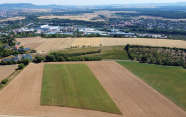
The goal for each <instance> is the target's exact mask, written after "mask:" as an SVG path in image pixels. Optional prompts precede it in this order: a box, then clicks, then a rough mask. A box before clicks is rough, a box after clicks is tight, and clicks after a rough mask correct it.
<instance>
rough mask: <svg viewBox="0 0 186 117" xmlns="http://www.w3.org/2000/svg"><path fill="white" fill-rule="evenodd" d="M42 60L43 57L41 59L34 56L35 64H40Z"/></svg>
mask: <svg viewBox="0 0 186 117" xmlns="http://www.w3.org/2000/svg"><path fill="white" fill-rule="evenodd" d="M43 60H44V57H42V56H36V57H35V62H37V63H40V62H41V61H43Z"/></svg>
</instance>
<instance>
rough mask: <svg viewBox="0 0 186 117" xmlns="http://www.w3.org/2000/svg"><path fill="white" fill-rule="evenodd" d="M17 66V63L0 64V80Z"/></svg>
mask: <svg viewBox="0 0 186 117" xmlns="http://www.w3.org/2000/svg"><path fill="white" fill-rule="evenodd" d="M17 68H18V65H6V66H0V82H1V80H3V79H5V78H7V77H8V76H10V75H11V74H12V73H13V72H14V71H15V70H16V69H17Z"/></svg>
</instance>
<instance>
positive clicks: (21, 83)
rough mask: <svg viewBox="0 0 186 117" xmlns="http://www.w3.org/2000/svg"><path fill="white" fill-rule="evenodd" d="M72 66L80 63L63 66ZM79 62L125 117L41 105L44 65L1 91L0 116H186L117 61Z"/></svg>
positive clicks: (29, 69) (30, 69)
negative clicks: (83, 64)
mask: <svg viewBox="0 0 186 117" xmlns="http://www.w3.org/2000/svg"><path fill="white" fill-rule="evenodd" d="M72 63H77V62H68V63H65V62H64V63H60V64H72ZM78 63H86V64H87V65H88V66H89V67H90V69H91V70H92V72H93V73H94V74H95V76H96V77H97V78H98V80H99V81H100V83H101V84H102V85H103V87H104V88H105V90H106V91H107V92H108V94H109V95H110V96H111V98H112V99H113V101H114V102H115V103H116V105H117V106H118V107H119V109H120V110H121V111H122V113H123V115H116V114H111V113H106V112H100V111H92V110H84V109H76V108H67V107H57V106H40V95H41V85H42V75H43V66H44V63H40V64H34V63H30V64H29V66H27V67H26V68H25V69H24V70H23V71H22V72H21V73H20V74H19V75H18V76H17V77H16V78H15V79H14V80H13V81H12V82H11V83H10V84H8V85H7V86H6V87H5V88H4V89H3V90H2V91H1V92H0V114H2V115H20V116H21V115H22V116H49V117H72V116H73V117H87V116H88V117H93V116H94V117H122V116H123V117H124V116H126V117H130V116H133V117H134V116H136V117H139V116H143V117H145V116H146V117H153V116H156V117H171V116H172V117H185V116H186V112H185V111H183V110H182V109H181V108H179V107H178V106H176V105H175V104H174V103H172V102H171V101H169V100H168V99H167V98H165V97H164V96H162V95H161V94H160V93H158V92H157V91H155V90H154V89H153V88H151V87H150V86H148V85H147V84H145V83H144V82H143V81H141V80H140V79H139V78H137V77H136V76H134V75H133V74H132V73H130V72H129V71H128V70H126V69H125V68H123V67H122V66H120V65H119V64H117V63H115V62H112V61H111V62H108V61H101V62H78ZM45 64H47V63H45ZM49 64H59V63H49Z"/></svg>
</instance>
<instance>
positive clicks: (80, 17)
mask: <svg viewBox="0 0 186 117" xmlns="http://www.w3.org/2000/svg"><path fill="white" fill-rule="evenodd" d="M114 13H136V11H98V12H94V13H83V14H81V15H67V16H40V17H38V18H39V19H54V18H59V19H70V20H84V21H92V22H97V21H105V20H104V19H96V20H91V19H93V18H97V17H99V15H105V16H107V17H110V18H111V17H112V16H111V15H113V14H114Z"/></svg>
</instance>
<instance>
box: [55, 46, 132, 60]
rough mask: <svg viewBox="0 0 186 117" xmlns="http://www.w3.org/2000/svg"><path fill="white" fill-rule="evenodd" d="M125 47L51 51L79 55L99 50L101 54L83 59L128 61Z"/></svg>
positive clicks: (90, 55)
mask: <svg viewBox="0 0 186 117" xmlns="http://www.w3.org/2000/svg"><path fill="white" fill-rule="evenodd" d="M124 48H125V46H101V47H88V48H76V49H67V50H60V51H52V52H57V53H79V52H89V51H98V50H99V49H101V50H102V51H101V53H96V54H89V55H83V56H84V57H102V58H103V59H118V60H130V59H129V57H128V54H127V51H126V50H124Z"/></svg>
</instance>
